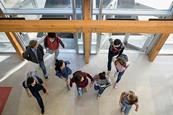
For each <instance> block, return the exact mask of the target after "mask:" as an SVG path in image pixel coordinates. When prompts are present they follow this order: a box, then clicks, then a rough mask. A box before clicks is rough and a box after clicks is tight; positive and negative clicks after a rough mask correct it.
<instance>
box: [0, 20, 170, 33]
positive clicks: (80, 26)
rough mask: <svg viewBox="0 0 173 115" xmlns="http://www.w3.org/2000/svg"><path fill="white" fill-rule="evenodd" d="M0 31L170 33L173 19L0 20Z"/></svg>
mask: <svg viewBox="0 0 173 115" xmlns="http://www.w3.org/2000/svg"><path fill="white" fill-rule="evenodd" d="M0 32H105V33H106V32H107V33H112V32H118V33H121V32H123V33H125V32H127V33H172V32H173V21H127V20H125V21H120V20H117V21H116V20H99V21H94V20H84V21H82V20H71V21H69V20H61V21H59V20H0Z"/></svg>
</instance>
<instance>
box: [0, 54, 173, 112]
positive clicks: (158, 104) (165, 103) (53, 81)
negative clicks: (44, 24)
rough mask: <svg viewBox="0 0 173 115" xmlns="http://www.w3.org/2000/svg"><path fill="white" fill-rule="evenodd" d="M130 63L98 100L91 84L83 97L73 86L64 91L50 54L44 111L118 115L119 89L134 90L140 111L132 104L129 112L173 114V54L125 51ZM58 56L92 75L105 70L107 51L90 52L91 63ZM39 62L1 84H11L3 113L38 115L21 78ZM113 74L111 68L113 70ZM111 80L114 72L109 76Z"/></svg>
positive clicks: (68, 56)
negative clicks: (114, 85)
mask: <svg viewBox="0 0 173 115" xmlns="http://www.w3.org/2000/svg"><path fill="white" fill-rule="evenodd" d="M127 54H128V55H129V60H130V66H129V68H128V69H127V71H126V73H125V74H124V76H123V78H122V80H121V81H120V83H119V86H118V88H117V89H113V88H112V87H109V88H107V89H106V90H105V92H104V93H103V95H102V96H101V98H100V99H99V100H97V99H96V93H95V92H94V90H93V88H92V89H90V90H89V91H88V92H87V93H86V94H85V95H84V96H83V97H82V98H80V99H78V98H77V96H76V89H75V87H73V89H71V91H69V92H68V91H67V90H66V87H65V83H64V82H63V81H62V80H61V79H58V78H57V77H56V76H55V75H54V74H55V71H54V65H53V64H52V60H53V57H50V58H49V57H48V59H47V61H46V67H47V68H48V70H49V76H50V77H49V80H48V88H49V95H47V96H45V95H43V100H44V103H45V115H121V114H120V112H119V105H118V101H119V97H120V94H121V92H123V91H128V90H133V91H135V92H136V93H137V95H138V97H139V111H138V112H135V111H134V108H132V111H131V112H130V115H173V109H172V107H173V96H172V95H173V78H172V77H173V72H172V67H173V58H172V57H171V56H167V57H166V56H158V57H157V58H156V60H155V61H154V62H153V63H151V62H149V61H148V57H147V56H146V55H144V54H141V53H131V52H127ZM60 57H61V58H63V59H64V60H69V61H70V62H71V64H70V67H71V68H72V69H73V71H76V70H83V71H86V72H89V73H90V74H91V75H94V74H97V73H98V72H101V71H103V70H106V63H107V54H105V53H103V54H102V53H100V54H98V55H94V56H91V58H90V63H89V64H88V65H85V64H84V60H83V56H82V55H76V54H73V53H60ZM33 69H36V70H38V71H39V74H41V71H40V69H38V66H37V65H35V64H32V63H28V64H27V65H25V66H24V67H22V68H21V69H20V70H19V71H17V72H15V73H14V74H12V76H10V77H9V78H8V79H6V80H5V81H4V82H2V83H1V84H0V86H11V87H13V89H12V92H11V94H10V96H9V98H8V101H7V103H6V106H5V108H4V111H3V113H2V115H39V114H40V109H39V107H38V105H37V104H36V103H35V100H34V98H29V97H28V96H27V95H26V93H25V90H24V89H23V88H22V85H21V83H22V81H23V80H24V79H25V74H26V72H27V71H29V70H33ZM111 75H113V69H112V73H111ZM111 78H112V81H114V78H113V76H112V77H111Z"/></svg>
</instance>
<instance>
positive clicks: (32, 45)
mask: <svg viewBox="0 0 173 115" xmlns="http://www.w3.org/2000/svg"><path fill="white" fill-rule="evenodd" d="M29 46H30V47H31V48H36V47H37V46H38V43H37V40H31V41H30V42H29Z"/></svg>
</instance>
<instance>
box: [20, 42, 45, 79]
mask: <svg viewBox="0 0 173 115" xmlns="http://www.w3.org/2000/svg"><path fill="white" fill-rule="evenodd" d="M43 57H44V51H43V47H42V46H41V45H40V44H38V43H37V40H31V41H30V42H29V46H27V47H26V51H25V52H24V53H23V58H24V59H26V60H28V61H31V62H33V63H36V64H39V66H40V68H41V70H42V72H43V74H44V77H45V79H48V73H47V70H46V67H45V64H44V59H43Z"/></svg>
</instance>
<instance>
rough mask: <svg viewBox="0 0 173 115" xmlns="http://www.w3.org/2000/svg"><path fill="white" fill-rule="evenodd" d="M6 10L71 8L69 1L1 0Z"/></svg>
mask: <svg viewBox="0 0 173 115" xmlns="http://www.w3.org/2000/svg"><path fill="white" fill-rule="evenodd" d="M3 3H4V6H5V7H6V8H71V0H3Z"/></svg>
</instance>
